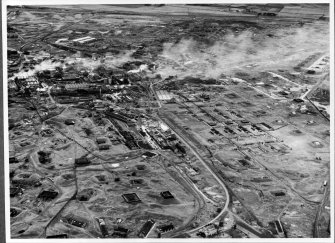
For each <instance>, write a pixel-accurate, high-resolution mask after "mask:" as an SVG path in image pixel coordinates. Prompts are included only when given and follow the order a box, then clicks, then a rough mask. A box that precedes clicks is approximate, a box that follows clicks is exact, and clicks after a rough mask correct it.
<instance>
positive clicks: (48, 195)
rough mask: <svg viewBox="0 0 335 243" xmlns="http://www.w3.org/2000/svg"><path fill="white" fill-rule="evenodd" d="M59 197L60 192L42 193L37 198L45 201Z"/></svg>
mask: <svg viewBox="0 0 335 243" xmlns="http://www.w3.org/2000/svg"><path fill="white" fill-rule="evenodd" d="M57 196H58V192H55V191H42V192H41V193H40V194H39V195H38V197H37V198H40V199H42V200H44V201H48V200H52V199H55V198H56V197H57Z"/></svg>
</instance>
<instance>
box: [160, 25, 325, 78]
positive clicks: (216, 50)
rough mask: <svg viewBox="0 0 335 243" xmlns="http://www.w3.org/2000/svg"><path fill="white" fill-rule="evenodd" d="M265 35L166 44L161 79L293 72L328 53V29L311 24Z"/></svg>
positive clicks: (244, 35)
mask: <svg viewBox="0 0 335 243" xmlns="http://www.w3.org/2000/svg"><path fill="white" fill-rule="evenodd" d="M271 33H272V34H273V37H272V38H271V37H269V36H267V34H266V33H261V34H255V33H253V32H251V31H248V30H247V31H244V32H241V33H239V34H236V33H232V32H230V33H228V34H226V35H225V36H224V37H223V38H222V39H221V40H219V41H216V42H215V44H214V45H211V46H204V44H202V43H199V42H197V41H195V40H193V39H184V40H181V41H180V42H179V43H177V44H172V43H166V44H164V45H163V51H162V54H161V57H160V59H159V69H158V72H159V73H160V74H161V76H162V77H163V78H164V77H167V76H170V75H172V76H174V75H177V76H178V77H185V76H195V75H201V76H205V77H207V78H218V77H219V76H220V75H221V74H228V75H231V74H234V73H235V72H237V71H241V70H243V71H245V70H247V68H246V66H249V67H250V66H252V67H253V70H254V71H264V70H275V69H280V68H284V69H292V68H293V67H294V66H295V65H297V64H298V63H299V62H301V61H303V60H304V59H306V58H307V57H308V56H310V55H311V54H314V53H316V52H323V53H324V52H325V53H326V52H329V26H328V25H326V24H325V26H324V27H320V25H308V26H304V27H291V28H283V29H278V30H276V31H274V30H272V31H271Z"/></svg>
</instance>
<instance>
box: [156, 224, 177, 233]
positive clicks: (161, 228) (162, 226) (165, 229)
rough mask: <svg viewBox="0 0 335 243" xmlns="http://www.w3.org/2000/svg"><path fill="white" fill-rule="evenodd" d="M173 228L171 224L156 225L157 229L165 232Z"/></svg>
mask: <svg viewBox="0 0 335 243" xmlns="http://www.w3.org/2000/svg"><path fill="white" fill-rule="evenodd" d="M173 229H174V225H173V224H167V225H161V226H159V227H158V230H159V231H161V232H167V231H170V230H173Z"/></svg>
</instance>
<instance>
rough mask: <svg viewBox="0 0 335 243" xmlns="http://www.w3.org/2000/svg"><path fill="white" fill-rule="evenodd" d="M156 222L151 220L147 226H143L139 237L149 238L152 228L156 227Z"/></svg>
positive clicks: (146, 223)
mask: <svg viewBox="0 0 335 243" xmlns="http://www.w3.org/2000/svg"><path fill="white" fill-rule="evenodd" d="M154 224H155V221H154V220H152V219H149V220H148V221H147V222H145V224H144V225H143V226H142V228H141V230H140V232H139V233H138V236H139V237H141V238H145V237H147V236H148V233H149V232H150V230H151V228H152V227H153V226H154Z"/></svg>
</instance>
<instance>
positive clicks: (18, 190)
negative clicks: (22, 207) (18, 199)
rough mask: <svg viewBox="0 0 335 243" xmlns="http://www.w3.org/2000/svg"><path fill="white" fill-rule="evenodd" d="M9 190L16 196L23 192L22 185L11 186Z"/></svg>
mask: <svg viewBox="0 0 335 243" xmlns="http://www.w3.org/2000/svg"><path fill="white" fill-rule="evenodd" d="M9 191H10V196H11V197H15V196H16V195H18V194H19V193H22V189H21V188H20V187H11V188H10V190H9Z"/></svg>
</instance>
